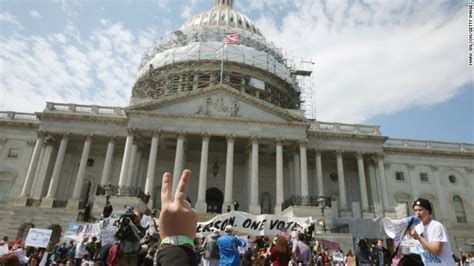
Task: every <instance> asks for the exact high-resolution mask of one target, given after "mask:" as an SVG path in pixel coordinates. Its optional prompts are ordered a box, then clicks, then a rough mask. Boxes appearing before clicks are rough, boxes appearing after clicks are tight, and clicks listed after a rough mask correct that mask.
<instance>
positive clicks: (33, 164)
mask: <svg viewBox="0 0 474 266" xmlns="http://www.w3.org/2000/svg"><path fill="white" fill-rule="evenodd" d="M44 138H45V135H44V133H43V132H41V131H40V132H38V138H37V139H36V144H35V147H34V149H33V154H32V155H31V159H30V164H29V165H28V170H27V172H26V177H25V183H23V188H22V189H21V193H20V198H28V197H29V196H30V192H31V184H33V179H34V178H35V173H36V168H37V166H38V161H39V157H40V155H41V149H42V148H43V143H44Z"/></svg>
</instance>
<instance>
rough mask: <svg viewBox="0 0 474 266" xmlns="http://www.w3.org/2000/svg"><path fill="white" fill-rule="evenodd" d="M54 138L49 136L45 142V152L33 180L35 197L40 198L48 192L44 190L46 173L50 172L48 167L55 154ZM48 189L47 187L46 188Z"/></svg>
mask: <svg viewBox="0 0 474 266" xmlns="http://www.w3.org/2000/svg"><path fill="white" fill-rule="evenodd" d="M52 142H53V138H51V137H47V138H46V139H45V141H44V143H43V147H44V148H43V154H42V155H41V160H40V163H39V165H38V171H37V172H36V177H35V179H34V182H33V187H32V191H31V194H30V196H31V197H33V198H35V199H40V198H41V197H43V196H45V195H44V194H45V193H47V191H46V192H43V191H44V189H45V181H46V175H47V174H48V168H49V165H50V163H51V155H52V154H53V143H52ZM46 190H47V189H46Z"/></svg>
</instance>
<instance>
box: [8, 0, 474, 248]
mask: <svg viewBox="0 0 474 266" xmlns="http://www.w3.org/2000/svg"><path fill="white" fill-rule="evenodd" d="M233 2H234V1H233V0H214V7H213V8H212V9H210V10H209V11H206V12H204V13H202V14H199V15H197V16H195V17H192V18H190V19H189V20H188V21H187V22H186V23H185V24H184V25H183V26H182V27H181V28H180V29H179V30H176V31H175V32H173V33H171V34H170V35H169V36H168V37H167V38H165V39H163V40H162V41H161V42H160V43H158V44H157V45H155V46H154V47H152V49H150V50H149V51H148V52H147V53H146V54H145V56H144V57H143V59H142V63H141V65H140V68H139V71H138V74H137V77H136V81H135V83H134V85H133V88H132V96H131V99H130V105H129V106H127V107H116V106H97V105H81V104H74V103H53V102H47V103H46V108H45V109H44V110H43V111H40V112H36V113H18V112H9V111H3V112H0V235H9V236H10V237H11V238H13V237H24V236H26V233H27V231H28V229H29V228H31V227H36V228H50V229H53V230H54V232H55V236H54V237H56V238H57V239H58V238H59V236H60V234H61V232H62V233H64V230H65V229H66V228H67V224H68V223H69V222H71V221H77V220H78V219H80V218H81V215H83V213H84V207H85V206H86V203H89V204H92V206H93V207H92V213H91V215H92V217H95V218H99V217H100V215H101V213H102V208H103V206H104V204H105V201H106V197H110V201H111V202H112V204H113V206H114V210H115V211H118V210H122V209H123V206H124V205H125V204H128V205H133V206H136V207H137V208H139V207H140V206H142V207H143V206H144V204H145V203H144V202H146V201H147V200H149V201H148V205H149V206H150V207H152V208H158V209H159V208H160V199H159V197H160V193H159V191H160V185H161V175H162V174H163V172H164V171H172V172H173V173H174V176H173V182H174V183H173V188H175V186H176V184H177V180H178V179H179V176H180V173H181V171H182V170H183V169H184V168H189V169H191V171H192V172H193V178H192V179H191V184H190V188H189V199H190V200H191V202H192V204H193V206H194V207H195V209H196V210H197V211H198V213H199V216H200V219H201V220H205V219H208V218H210V217H213V215H215V213H221V212H227V211H228V210H231V209H234V208H235V207H236V205H235V204H233V203H234V202H237V203H238V205H239V208H238V210H239V211H246V212H250V213H252V214H261V213H271V214H280V215H286V216H308V215H311V216H313V218H314V219H325V222H326V225H327V231H325V232H322V234H328V235H331V236H332V239H336V240H337V237H338V235H341V236H345V237H346V238H348V237H349V238H351V239H352V238H356V237H363V236H369V237H370V236H371V235H372V236H373V235H376V233H377V232H371V231H377V230H379V229H376V228H375V227H374V228H366V227H365V229H364V226H360V225H364V224H371V222H372V223H373V221H376V220H377V219H380V217H383V216H390V217H394V218H396V217H400V216H404V215H406V214H407V213H411V204H412V202H413V200H414V199H416V198H417V197H419V196H422V197H425V198H427V199H429V200H430V201H432V202H433V205H434V217H435V219H437V220H440V221H441V222H443V223H444V224H445V225H446V227H447V229H448V231H449V234H450V237H451V243H452V245H453V251H456V252H457V251H458V250H460V249H461V250H471V251H472V250H473V246H472V245H474V205H473V204H474V193H473V186H474V173H473V169H474V145H473V144H466V143H449V142H437V141H424V140H409V139H392V138H389V137H387V136H384V135H382V133H381V131H380V128H379V126H373V125H359V124H342V123H337V122H322V121H318V120H315V119H310V118H307V117H305V116H304V112H303V111H302V109H301V104H302V101H301V90H302V89H301V86H300V84H299V83H298V80H297V77H298V76H301V75H303V76H304V75H310V74H311V73H310V72H308V71H301V70H298V69H294V68H292V67H290V66H289V65H288V64H287V60H286V59H285V58H284V57H283V56H282V54H281V52H280V51H279V50H278V49H276V48H275V47H274V46H273V45H272V44H271V43H270V42H268V41H267V40H266V39H265V37H264V36H263V35H262V34H261V32H260V30H259V29H258V28H257V26H256V25H255V23H254V22H253V21H251V20H250V19H249V18H248V17H246V16H245V15H242V14H240V13H239V12H237V11H235V10H234V9H233ZM226 37H227V44H224V42H223V40H224V39H225V38H226ZM403 204H405V205H403ZM357 225H359V226H357ZM361 228H362V229H361ZM361 231H367V232H365V233H362V232H361ZM361 234H362V235H361ZM364 234H366V235H364ZM57 239H56V240H57Z"/></svg>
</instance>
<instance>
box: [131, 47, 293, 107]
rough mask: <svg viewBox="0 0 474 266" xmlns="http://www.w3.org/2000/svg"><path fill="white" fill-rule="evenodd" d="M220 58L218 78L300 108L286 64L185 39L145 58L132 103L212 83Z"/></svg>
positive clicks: (249, 51)
mask: <svg viewBox="0 0 474 266" xmlns="http://www.w3.org/2000/svg"><path fill="white" fill-rule="evenodd" d="M222 61H223V78H222V83H224V84H227V85H230V86H231V87H233V88H236V89H237V90H240V91H242V92H245V93H248V94H251V95H253V96H256V97H258V98H260V99H263V100H265V101H268V102H270V103H272V104H275V105H277V106H280V107H282V108H287V109H299V108H300V107H301V106H300V94H301V91H300V87H299V85H298V81H297V78H296V75H295V74H294V73H291V71H290V68H289V67H288V66H287V65H286V64H282V63H281V62H280V61H279V60H277V59H275V58H274V57H273V56H272V55H270V54H269V53H265V52H262V51H258V50H255V49H252V48H250V47H247V46H244V45H240V44H231V45H224V44H223V43H218V42H201V43H190V44H188V45H187V46H185V47H177V48H173V49H168V50H166V51H164V52H162V53H158V54H156V55H155V56H154V57H153V58H152V59H149V61H148V62H149V64H148V67H145V66H144V67H143V68H142V69H141V70H140V72H139V73H138V81H137V82H136V84H135V87H134V89H133V92H132V104H133V103H138V102H141V101H145V99H150V98H152V99H158V98H161V97H163V96H168V95H173V94H176V93H181V92H186V91H193V90H196V89H200V88H205V87H208V86H211V85H215V84H217V83H219V82H220V77H221V63H222ZM262 84H263V85H262ZM139 98H142V99H143V100H141V101H140V100H139ZM133 101H135V102H133Z"/></svg>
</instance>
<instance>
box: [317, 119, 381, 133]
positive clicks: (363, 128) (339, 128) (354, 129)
mask: <svg viewBox="0 0 474 266" xmlns="http://www.w3.org/2000/svg"><path fill="white" fill-rule="evenodd" d="M310 130H312V131H319V132H335V133H350V134H363V135H375V136H381V133H380V126H368V125H359V124H343V123H328V122H320V121H315V122H314V123H313V124H312V125H311V127H310Z"/></svg>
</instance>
